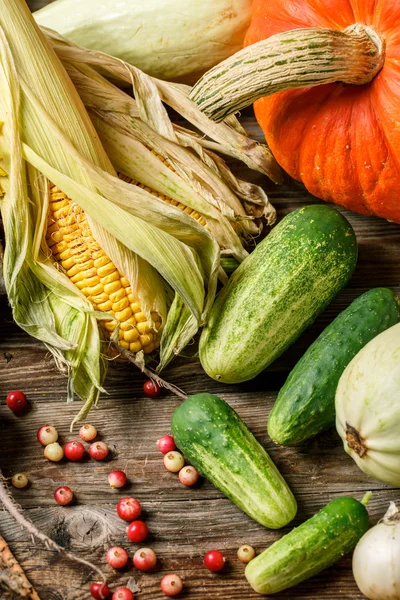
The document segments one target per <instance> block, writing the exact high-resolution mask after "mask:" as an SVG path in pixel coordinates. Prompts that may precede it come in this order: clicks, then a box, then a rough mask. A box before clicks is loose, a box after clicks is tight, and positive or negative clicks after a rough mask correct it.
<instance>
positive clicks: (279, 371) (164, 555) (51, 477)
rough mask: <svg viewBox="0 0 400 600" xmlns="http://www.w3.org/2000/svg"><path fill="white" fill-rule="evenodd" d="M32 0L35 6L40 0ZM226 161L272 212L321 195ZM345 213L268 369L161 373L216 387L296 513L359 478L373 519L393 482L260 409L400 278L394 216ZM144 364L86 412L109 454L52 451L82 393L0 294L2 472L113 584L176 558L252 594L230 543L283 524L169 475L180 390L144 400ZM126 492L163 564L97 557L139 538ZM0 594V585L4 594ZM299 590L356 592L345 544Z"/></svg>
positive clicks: (28, 547)
mask: <svg viewBox="0 0 400 600" xmlns="http://www.w3.org/2000/svg"><path fill="white" fill-rule="evenodd" d="M45 3H46V2H45V1H44V0H33V1H32V2H31V3H30V6H31V8H32V9H37V8H39V6H40V5H43V4H45ZM242 122H243V123H244V125H245V126H246V128H247V129H248V130H249V131H250V133H251V134H252V135H254V136H255V137H256V138H257V139H259V140H261V139H262V135H261V132H260V130H259V128H258V127H257V125H256V123H255V121H254V118H253V117H252V115H251V112H250V111H248V112H246V113H245V114H244V116H243V118H242ZM231 164H232V166H233V168H234V169H235V172H236V173H237V174H238V175H240V176H242V177H244V178H247V179H250V180H252V181H254V182H257V183H259V184H261V185H263V186H264V188H265V190H266V191H267V193H268V194H269V196H270V198H271V199H272V201H273V203H274V204H275V206H276V207H277V209H278V214H279V218H281V217H283V216H284V215H285V214H287V213H288V212H289V211H291V210H294V209H295V208H298V207H300V206H303V205H306V204H310V203H313V202H318V200H316V199H315V198H313V197H312V196H310V195H309V194H307V192H306V191H305V190H304V188H303V187H302V186H301V185H300V184H298V183H296V182H293V181H289V180H287V181H286V182H285V184H284V185H283V186H280V187H276V186H274V184H272V183H271V182H269V181H268V180H267V179H265V178H264V177H262V176H261V175H259V174H257V173H252V172H249V171H248V170H247V169H245V168H244V167H240V166H239V165H237V164H235V163H234V162H233V161H231ZM343 212H344V214H345V215H346V217H347V218H349V220H350V221H351V223H352V224H353V226H354V228H355V230H356V233H357V237H358V241H359V260H358V266H357V269H356V271H355V273H354V275H353V277H352V279H351V281H350V283H349V285H348V287H347V289H346V290H344V291H343V292H342V293H341V294H339V295H338V297H337V298H336V299H335V300H334V301H333V302H332V304H331V305H330V306H329V307H328V308H327V310H326V311H325V312H324V314H323V315H321V316H320V317H319V318H318V319H317V320H316V321H315V323H314V324H313V326H312V327H310V329H309V330H308V331H307V332H306V333H305V334H304V335H303V336H302V337H301V338H300V339H299V340H298V342H297V343H296V344H294V346H293V347H292V348H291V349H290V350H289V351H288V352H286V353H285V354H284V355H283V356H282V357H281V358H280V359H279V360H277V361H276V362H275V363H274V364H273V365H271V367H269V368H268V369H267V370H266V371H265V372H264V373H262V374H261V375H259V376H258V377H257V378H256V379H254V380H253V381H250V382H247V383H245V384H240V385H235V386H229V385H223V384H218V383H216V382H215V381H212V380H210V379H209V378H208V377H207V376H206V375H205V374H204V373H203V372H202V370H201V368H200V365H199V363H198V361H197V360H196V359H191V360H189V359H183V358H180V359H178V360H177V361H175V362H174V363H173V364H172V365H171V366H170V367H169V368H168V370H167V371H166V372H165V377H166V378H167V379H168V380H170V381H171V382H173V383H174V384H176V385H178V386H180V387H181V388H182V389H184V390H185V391H186V392H188V393H196V392H200V391H204V390H207V391H209V392H212V393H217V394H219V395H221V396H222V397H223V398H224V399H225V400H227V401H228V402H229V403H230V404H231V405H232V406H233V407H234V408H235V409H236V410H237V412H238V413H239V415H240V416H241V417H242V418H243V419H244V420H245V421H246V422H247V424H248V425H249V427H250V428H251V430H252V431H253V432H254V434H255V435H256V436H257V438H258V439H259V441H260V442H261V443H262V444H263V445H264V446H265V447H266V448H267V449H268V451H269V452H270V454H271V456H272V458H273V460H274V461H275V462H276V464H277V465H278V467H279V468H280V470H281V471H282V473H283V475H284V476H285V477H286V479H287V481H288V483H289V484H290V486H291V488H292V490H293V492H294V493H295V495H296V498H297V500H298V504H299V511H298V515H297V517H296V519H295V520H294V522H293V524H292V525H298V524H299V523H301V522H302V521H304V519H306V518H308V517H310V516H311V515H312V514H314V513H315V512H316V511H317V510H318V509H320V508H321V507H322V506H324V505H325V504H326V503H327V502H328V501H330V500H332V499H333V498H335V497H337V496H342V495H354V496H355V497H357V498H359V499H361V497H362V495H363V493H364V492H365V491H367V490H372V491H373V492H374V495H373V498H372V500H371V503H370V506H369V512H370V515H371V522H373V523H374V522H376V521H377V520H378V519H379V518H380V517H381V516H382V514H383V513H384V511H385V510H386V508H387V505H388V503H389V502H390V501H391V500H395V501H396V500H397V501H399V500H400V494H399V491H398V490H393V489H391V488H390V487H389V486H385V485H384V484H381V483H379V482H377V481H374V480H372V479H371V478H369V477H367V476H366V475H364V474H363V473H361V472H360V471H359V470H358V468H357V467H356V465H355V463H354V462H353V461H352V460H351V458H350V457H349V456H347V455H346V454H345V453H344V451H343V449H342V445H341V441H340V439H339V438H338V436H337V434H336V432H334V431H328V432H326V433H324V434H322V435H320V436H319V437H317V438H316V439H314V440H312V441H310V442H309V443H307V444H306V445H305V446H303V447H298V448H290V449H288V448H282V447H276V446H275V445H274V444H273V443H272V442H271V440H269V438H268V437H267V434H266V423H267V418H268V414H269V411H270V409H271V407H272V405H273V402H274V400H275V398H276V394H277V390H278V389H279V387H280V386H281V385H282V383H283V382H284V380H285V377H286V376H287V373H288V371H289V369H290V368H292V367H293V365H294V364H295V362H296V361H297V360H298V358H300V356H301V355H302V353H303V352H304V350H305V349H306V348H307V347H308V346H309V344H310V343H311V342H312V341H313V340H314V339H315V338H316V337H317V335H318V334H319V333H320V332H321V331H322V329H323V328H324V327H325V326H326V325H327V324H328V323H329V322H331V321H332V319H333V318H334V317H335V316H336V315H337V314H338V313H339V312H340V311H341V310H343V309H344V308H345V307H346V306H348V305H349V304H350V302H351V301H352V300H353V299H354V298H356V297H357V296H358V295H359V294H361V293H362V292H364V291H366V290H367V289H370V288H371V287H374V286H388V287H391V288H393V289H395V290H396V291H397V292H400V286H399V283H400V263H399V260H398V257H399V248H400V227H399V226H397V225H394V224H390V223H387V222H385V221H382V220H379V219H375V218H367V217H360V216H358V215H353V214H350V213H348V212H346V211H343ZM143 381H144V378H143V377H142V375H141V374H140V373H139V372H138V371H137V370H135V369H134V368H133V367H132V366H130V365H127V364H124V363H116V362H111V363H110V369H109V375H108V378H107V382H106V388H107V392H108V395H103V397H102V399H101V401H100V403H99V408H98V410H95V411H93V412H92V413H91V415H90V418H89V421H90V422H92V423H93V424H94V425H95V426H96V427H97V428H98V430H99V432H100V438H101V439H104V441H106V442H107V443H108V444H109V445H110V447H111V448H112V454H111V456H110V457H109V459H108V460H107V461H104V462H98V463H96V462H94V461H92V460H89V459H88V458H85V459H84V460H83V461H81V462H80V463H68V462H66V461H62V462H61V463H58V464H54V463H48V462H47V461H46V460H45V459H44V457H43V449H42V447H41V446H39V444H38V443H37V441H36V431H37V429H38V428H39V427H40V426H41V425H43V424H46V423H52V424H53V425H55V426H56V427H57V428H58V430H59V432H60V440H61V442H63V443H65V442H66V441H68V440H70V439H76V438H77V434H76V432H75V433H74V434H73V435H72V434H70V433H69V426H70V422H71V420H72V418H73V416H74V415H75V414H76V412H77V411H78V409H79V406H80V403H79V402H78V401H77V402H75V403H74V404H72V405H67V404H66V379H65V377H64V376H63V375H62V374H60V373H59V372H58V371H57V369H56V367H55V365H54V363H53V361H52V359H51V358H50V356H49V355H48V353H47V352H46V350H45V348H44V347H43V346H42V345H41V344H40V343H38V342H36V341H35V340H34V339H32V338H30V337H29V336H27V335H26V334H25V333H24V332H23V331H21V330H20V329H19V328H18V327H16V325H15V324H13V321H12V316H11V312H10V310H9V307H8V306H7V303H6V300H5V298H2V299H0V399H1V406H0V422H1V435H0V465H1V468H2V469H3V471H4V474H5V476H7V477H10V476H11V475H12V474H14V473H15V472H17V471H22V472H25V473H26V474H27V475H28V476H29V479H30V482H31V483H30V486H29V488H28V489H26V490H14V491H13V495H14V497H15V499H16V500H17V502H19V503H20V505H21V506H22V508H23V510H24V512H25V514H26V516H28V517H29V518H30V519H31V520H32V521H33V522H34V523H35V524H36V525H37V526H38V527H40V528H41V529H42V530H43V531H44V532H46V533H47V534H48V535H50V536H51V537H52V538H53V539H54V540H56V541H57V542H58V543H59V544H61V545H64V546H65V547H66V548H68V549H71V550H73V551H74V552H76V553H77V554H79V555H80V556H82V557H85V558H87V559H89V560H91V561H93V562H95V563H97V564H99V565H100V566H102V567H104V571H105V573H106V574H107V576H108V577H109V581H110V584H111V585H112V587H113V588H114V589H115V587H117V584H118V585H124V584H126V582H127V580H128V579H129V578H130V577H133V578H134V579H135V580H136V581H137V584H138V586H139V588H140V592H139V593H138V594H137V600H157V599H161V598H164V597H165V596H163V594H162V593H161V591H160V588H159V581H160V580H161V577H162V576H163V575H164V574H165V573H167V572H177V573H179V574H180V575H181V576H182V578H183V579H184V583H185V588H184V592H183V593H182V595H181V596H179V597H180V598H182V599H186V598H187V599H188V600H204V598H207V599H210V600H214V599H218V600H251V599H253V598H258V597H259V596H258V595H257V594H255V593H254V592H252V590H251V589H250V588H249V586H248V585H247V583H246V580H245V579H244V576H243V570H244V567H243V565H241V564H240V563H239V562H238V560H237V559H236V557H235V555H236V550H237V548H238V547H239V546H240V545H241V544H243V543H250V544H252V545H254V546H255V547H256V549H257V550H258V551H262V550H263V549H264V548H265V547H267V546H268V545H269V544H271V543H272V542H273V541H274V540H276V539H278V538H279V537H280V536H281V535H282V534H283V533H285V532H287V531H289V530H290V529H291V526H290V527H287V528H285V529H284V530H282V531H280V532H274V531H269V530H266V529H265V528H263V527H262V526H260V525H258V524H257V523H254V522H253V521H251V520H250V519H249V518H248V517H247V516H246V515H244V514H243V513H242V512H241V511H240V510H239V509H237V508H236V507H235V506H233V505H232V504H231V503H230V502H229V501H228V500H227V499H225V498H224V497H222V495H221V494H220V493H219V492H218V491H217V490H216V489H215V488H213V486H212V485H211V484H210V483H209V482H207V481H205V480H202V481H200V482H199V484H198V485H196V486H195V488H194V489H186V488H184V487H183V486H181V485H180V484H179V482H178V479H177V477H176V475H172V474H170V473H168V472H166V471H165V469H164V467H163V465H162V457H161V455H160V454H159V452H158V451H157V448H156V440H157V439H158V438H159V437H160V436H161V435H163V434H165V433H167V432H168V431H169V429H170V417H171V413H172V411H173V410H174V408H175V407H176V406H177V405H178V403H179V400H178V399H177V398H175V397H174V396H172V395H170V394H165V396H163V397H162V398H161V399H157V400H151V399H148V398H146V397H144V395H143V391H142V384H143ZM11 389H23V390H25V391H26V392H27V394H28V396H29V403H30V406H29V409H28V410H27V411H26V412H25V414H21V415H20V416H16V415H14V414H13V413H11V412H10V411H9V410H8V409H7V407H6V406H5V405H4V397H5V395H6V394H7V392H8V391H10V390H11ZM115 468H121V469H124V470H126V472H127V474H128V477H129V483H128V485H127V486H126V487H125V488H124V489H123V490H122V491H112V490H111V489H110V488H109V486H108V483H107V474H108V473H109V472H110V471H111V470H113V469H115ZM62 484H66V485H69V486H70V487H71V488H72V489H73V490H74V492H75V496H76V502H75V504H74V505H72V506H70V507H59V506H57V505H56V504H55V502H54V500H53V492H54V490H55V489H56V487H58V486H59V485H62ZM126 495H133V496H135V497H136V498H138V500H140V501H141V502H142V504H143V508H144V518H145V520H146V522H147V523H148V525H149V528H150V532H151V534H150V537H149V540H148V542H146V545H147V544H148V545H149V546H151V547H152V548H154V550H155V551H156V553H157V555H158V557H159V564H158V567H157V569H156V572H155V573H151V574H143V573H139V572H138V571H136V570H135V569H134V568H133V567H129V568H127V569H125V570H123V571H122V573H115V572H113V571H112V569H111V568H110V567H108V566H106V563H105V554H106V551H107V549H108V548H109V547H110V546H111V545H121V546H124V547H125V548H127V549H128V550H129V552H130V554H131V555H132V554H133V552H134V550H136V549H137V547H138V546H137V545H135V544H131V543H130V542H128V541H127V538H126V535H125V524H124V522H122V521H121V520H120V519H119V518H118V517H117V515H116V512H115V506H116V503H117V501H118V499H120V498H122V497H124V496H126ZM0 532H1V533H2V534H3V535H4V537H5V538H6V539H7V541H8V543H9V544H10V547H11V549H12V551H13V552H14V553H15V556H16V557H17V559H18V560H19V561H20V563H21V565H22V566H23V568H24V570H25V572H26V574H27V576H28V577H29V579H30V580H31V581H32V583H33V585H34V586H35V587H36V588H37V591H38V593H39V595H40V597H41V598H42V600H88V599H89V598H90V596H89V593H88V588H89V585H88V584H89V582H90V581H91V580H92V574H91V573H90V572H88V571H85V570H83V569H82V568H80V567H76V565H74V564H72V563H71V562H70V561H68V560H67V559H65V558H62V557H60V556H58V555H56V554H55V553H54V552H51V551H49V550H47V549H46V548H44V547H42V546H41V545H40V544H39V543H34V542H33V541H32V540H31V539H30V538H29V537H28V536H27V534H26V532H25V531H22V530H21V529H20V527H19V526H18V525H16V523H15V522H14V521H13V519H12V518H11V517H10V516H9V515H8V514H5V513H4V512H3V513H0ZM212 548H219V549H221V550H223V551H224V553H225V554H226V556H227V558H228V565H227V568H226V570H225V571H224V572H223V573H222V574H219V575H218V574H212V573H210V572H208V571H207V570H206V569H205V568H204V567H203V565H202V556H203V554H204V553H205V552H206V551H207V550H210V549H212ZM0 597H1V598H3V596H1V594H0ZM274 597H275V598H276V599H277V600H279V599H282V600H283V599H294V598H296V599H298V600H320V599H321V600H343V599H349V600H361V599H362V598H363V596H362V595H361V594H360V592H359V591H358V590H357V587H356V585H355V583H354V580H353V578H352V574H351V558H350V557H345V558H344V559H343V560H342V561H340V562H339V563H338V564H337V565H335V566H334V567H333V568H331V569H328V570H326V571H324V572H323V573H321V574H320V575H318V576H317V577H314V578H313V579H311V580H309V581H306V582H304V583H303V584H301V585H299V586H297V587H296V588H293V589H291V590H288V591H286V592H282V593H280V594H277V595H276V596H274Z"/></svg>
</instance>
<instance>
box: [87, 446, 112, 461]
mask: <svg viewBox="0 0 400 600" xmlns="http://www.w3.org/2000/svg"><path fill="white" fill-rule="evenodd" d="M108 452H109V450H108V446H107V444H105V443H104V442H94V443H93V444H91V446H90V447H89V454H90V456H91V457H92V458H94V460H104V459H105V458H106V456H108Z"/></svg>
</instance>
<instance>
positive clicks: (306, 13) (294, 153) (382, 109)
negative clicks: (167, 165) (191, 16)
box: [193, 0, 400, 223]
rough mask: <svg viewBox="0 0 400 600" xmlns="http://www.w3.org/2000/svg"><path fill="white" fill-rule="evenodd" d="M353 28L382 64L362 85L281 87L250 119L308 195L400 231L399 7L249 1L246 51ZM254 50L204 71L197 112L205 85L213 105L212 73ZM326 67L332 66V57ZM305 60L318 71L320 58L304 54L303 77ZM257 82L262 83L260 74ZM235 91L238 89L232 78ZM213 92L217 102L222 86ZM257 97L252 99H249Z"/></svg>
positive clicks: (386, 0) (346, 1)
mask: <svg viewBox="0 0 400 600" xmlns="http://www.w3.org/2000/svg"><path fill="white" fill-rule="evenodd" d="M355 23H358V24H361V28H363V27H364V26H367V30H368V31H369V32H371V31H373V32H375V33H376V35H377V37H378V39H380V40H381V42H382V47H381V49H380V51H381V57H380V58H381V64H380V66H379V69H378V72H377V74H376V72H374V73H373V75H372V79H371V81H370V82H369V83H367V84H363V85H346V84H343V83H337V82H334V83H328V84H327V85H319V84H318V83H317V84H316V83H312V84H311V85H316V87H308V86H307V87H299V86H296V85H292V86H291V87H292V88H296V89H287V87H289V86H286V87H283V89H285V90H286V91H282V92H279V93H273V95H271V96H268V97H262V98H260V99H259V100H257V101H256V102H255V112H256V117H257V119H258V122H259V123H260V125H261V127H262V129H263V131H264V133H265V137H266V140H267V142H268V144H269V146H270V148H271V150H272V152H273V153H274V155H275V157H276V159H277V161H278V162H279V164H280V165H281V166H282V167H283V168H284V169H285V171H287V172H288V173H289V174H290V175H291V176H292V177H293V178H295V179H297V180H299V181H302V182H303V183H304V184H305V186H306V187H307V189H308V190H309V191H310V192H311V193H312V194H314V195H315V196H318V197H320V198H323V199H324V200H327V201H330V202H335V203H337V204H340V205H342V206H345V207H347V208H349V209H351V210H353V211H355V212H358V213H362V214H375V215H378V216H381V217H384V218H386V219H389V220H391V221H395V222H397V223H400V0H253V18H252V22H251V25H250V28H249V30H248V33H247V37H246V41H245V44H246V45H247V46H249V45H251V44H254V43H256V42H259V41H260V40H265V39H266V38H271V36H275V37H274V38H272V39H270V40H269V41H270V42H271V44H272V43H275V42H274V40H277V43H278V40H279V39H281V36H282V33H283V32H288V31H291V32H293V30H296V31H300V30H304V29H306V28H318V31H319V30H320V31H321V32H322V31H325V32H326V31H327V30H328V31H331V32H332V30H334V31H335V33H337V32H338V31H340V32H344V31H349V28H350V26H351V25H353V24H355ZM321 28H323V29H321ZM315 31H316V30H315ZM302 35H303V34H302ZM340 35H342V34H340ZM285 39H286V40H287V42H289V39H288V38H287V37H286V38H285ZM258 46H259V47H260V48H265V47H266V46H263V45H261V44H257V45H256V46H251V48H246V50H242V51H241V53H238V54H237V55H234V57H232V58H231V59H229V60H228V61H225V62H224V63H222V65H220V66H219V67H217V68H216V69H218V68H219V69H220V71H219V72H218V71H216V70H215V68H214V69H213V70H212V71H210V72H209V73H210V74H212V73H213V71H214V76H213V82H212V80H211V79H208V83H207V76H206V77H205V78H204V81H203V82H202V80H200V82H199V83H198V84H197V86H196V87H195V90H194V94H193V97H194V99H196V101H197V102H198V103H199V105H200V106H201V104H202V102H203V100H204V96H205V95H204V90H205V86H207V85H210V83H211V86H212V89H213V92H212V93H213V95H214V98H215V97H216V87H217V88H218V73H219V74H221V72H222V71H223V70H225V71H226V69H227V67H228V68H229V65H231V66H233V65H234V64H238V58H240V60H242V61H243V62H246V56H247V58H248V57H249V56H250V54H249V53H250V51H251V52H253V54H254V53H256V51H257V52H261V50H257V48H258ZM330 52H331V50H330ZM337 52H338V53H340V47H339V48H338V50H337ZM246 53H247V54H246ZM364 54H365V53H364ZM239 55H240V57H239ZM360 56H361V55H360ZM282 58H283V59H284V54H283V55H281V59H282ZM303 58H304V57H303ZM342 58H343V57H342ZM331 59H332V61H333V62H334V61H335V55H334V53H333V54H331ZM312 60H314V61H315V64H317V60H319V55H316V54H315V53H314V54H313V52H310V55H309V65H308V68H309V69H310V68H311V69H312ZM235 61H236V63H235ZM248 62H250V61H248ZM283 62H284V61H283ZM232 68H233V67H232ZM246 68H247V67H246ZM282 68H283V69H284V66H283V67H282ZM254 73H255V71H253V74H254ZM257 76H258V75H257ZM264 77H266V78H268V77H269V74H268V70H267V69H266V70H265V74H264ZM242 81H243V80H242ZM249 81H251V80H250V79H249ZM332 81H343V79H340V77H339V76H338V77H337V79H333V80H332ZM321 83H323V82H322V81H321ZM359 83H361V80H360V81H359ZM216 84H217V86H216ZM234 85H236V87H239V88H240V79H239V78H236V81H235V84H234ZM246 85H247V87H248V84H246ZM196 88H197V90H196ZM220 91H221V96H223V94H224V92H225V91H226V90H225V88H224V86H222V89H221V90H220ZM242 93H243V95H247V97H248V94H247V92H246V91H245V90H243V92H242ZM266 93H270V92H269V91H268V90H267V91H266ZM260 96H261V94H260V92H258V93H257V94H254V95H253V98H252V99H255V98H257V97H260ZM218 102H219V100H218ZM243 104H244V103H243V102H242V103H241V105H240V106H243ZM233 108H235V109H237V108H238V105H237V104H236V105H235V107H233ZM206 112H207V111H206ZM228 112H229V111H226V110H225V113H224V115H226V114H228Z"/></svg>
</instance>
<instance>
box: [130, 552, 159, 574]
mask: <svg viewBox="0 0 400 600" xmlns="http://www.w3.org/2000/svg"><path fill="white" fill-rule="evenodd" d="M156 562H157V557H156V555H155V553H154V552H153V550H151V549H150V548H140V550H137V551H136V552H135V554H134V555H133V564H134V565H135V567H136V568H137V569H139V570H140V571H151V569H153V568H154V567H155V565H156Z"/></svg>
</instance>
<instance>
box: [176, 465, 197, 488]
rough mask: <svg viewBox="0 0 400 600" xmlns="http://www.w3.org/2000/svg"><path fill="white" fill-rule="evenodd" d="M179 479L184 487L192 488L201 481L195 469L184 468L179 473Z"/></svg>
mask: <svg viewBox="0 0 400 600" xmlns="http://www.w3.org/2000/svg"><path fill="white" fill-rule="evenodd" d="M178 477H179V481H180V482H181V483H183V485H187V486H188V487H190V486H191V485H194V484H195V483H196V482H197V481H198V480H199V473H198V472H197V470H196V469H195V468H194V467H191V466H189V467H183V469H181V470H180V471H179V475H178Z"/></svg>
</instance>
